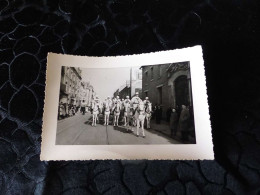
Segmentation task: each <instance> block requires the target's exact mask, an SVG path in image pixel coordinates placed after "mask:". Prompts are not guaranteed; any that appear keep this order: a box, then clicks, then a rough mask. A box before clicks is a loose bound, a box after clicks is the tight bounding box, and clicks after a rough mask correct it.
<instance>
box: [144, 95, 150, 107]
mask: <svg viewBox="0 0 260 195" xmlns="http://www.w3.org/2000/svg"><path fill="white" fill-rule="evenodd" d="M149 103H151V102H150V100H149V98H148V97H145V100H144V105H145V107H147V106H148V104H149Z"/></svg>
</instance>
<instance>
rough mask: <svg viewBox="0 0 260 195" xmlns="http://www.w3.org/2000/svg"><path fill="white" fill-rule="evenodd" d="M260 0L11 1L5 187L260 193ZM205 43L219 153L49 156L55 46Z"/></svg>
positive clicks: (4, 103) (106, 48)
mask: <svg viewBox="0 0 260 195" xmlns="http://www.w3.org/2000/svg"><path fill="white" fill-rule="evenodd" d="M256 2H257V1H211V0H208V1H196V0H191V1H177V0H175V1H155V0H151V1H148V0H146V1H130V0H125V1H117V0H114V1H113V0H108V1H106V0H97V1H80V0H78V1H76V0H75V1H73V0H70V1H69V0H60V1H55V0H50V1H47V0H42V1H40V0H39V1H34V2H33V1H26V0H24V1H12V0H1V2H0V194H10V195H11V194H31V193H34V194H74V195H76V194H94V193H95V194H155V193H158V194H258V193H260V188H259V186H260V185H259V183H260V166H259V165H260V159H259V156H260V155H259V153H260V131H259V127H260V124H259V120H260V117H259V111H260V106H259V102H260V99H259V93H260V86H259V84H260V80H259V75H260V74H259V73H260V68H259V63H260V58H259V56H260V55H259V51H260V50H259V49H260V47H259V40H258V39H257V38H258V37H259V29H260V28H259V20H258V17H257V12H259V10H258V8H259V6H258V5H257V3H256ZM197 44H201V45H202V47H203V50H204V55H203V57H204V60H205V71H206V81H207V87H208V101H209V109H210V115H211V122H212V129H213V132H212V133H213V142H214V151H215V157H216V160H215V161H84V162H77V161H74V162H62V161H61V162H41V161H40V160H39V154H40V143H41V125H42V113H43V99H44V87H45V68H46V56H47V52H57V53H67V54H77V55H94V56H103V55H125V54H135V53H143V52H153V51H159V50H167V49H175V48H181V47H187V46H193V45H197ZM148 147H149V146H148Z"/></svg>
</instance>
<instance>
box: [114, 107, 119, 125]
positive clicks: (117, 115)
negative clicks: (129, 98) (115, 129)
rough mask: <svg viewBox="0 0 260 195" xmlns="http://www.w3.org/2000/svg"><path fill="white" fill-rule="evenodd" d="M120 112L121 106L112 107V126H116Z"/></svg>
mask: <svg viewBox="0 0 260 195" xmlns="http://www.w3.org/2000/svg"><path fill="white" fill-rule="evenodd" d="M120 111H121V105H120V104H119V103H117V104H116V105H115V107H114V126H118V119H119V115H120Z"/></svg>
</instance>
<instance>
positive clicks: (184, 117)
mask: <svg viewBox="0 0 260 195" xmlns="http://www.w3.org/2000/svg"><path fill="white" fill-rule="evenodd" d="M189 119H190V112H189V109H188V108H187V107H186V106H185V105H182V110H181V114H180V119H179V130H180V132H181V135H182V140H183V141H187V140H188V133H189V131H188V130H189Z"/></svg>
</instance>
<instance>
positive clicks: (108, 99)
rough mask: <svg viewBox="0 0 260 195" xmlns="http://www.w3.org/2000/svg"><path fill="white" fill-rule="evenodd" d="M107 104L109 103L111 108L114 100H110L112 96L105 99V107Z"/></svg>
mask: <svg viewBox="0 0 260 195" xmlns="http://www.w3.org/2000/svg"><path fill="white" fill-rule="evenodd" d="M106 103H108V105H109V107H110V106H111V104H112V100H111V99H110V96H107V98H106V99H105V101H104V106H105V104H106Z"/></svg>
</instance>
